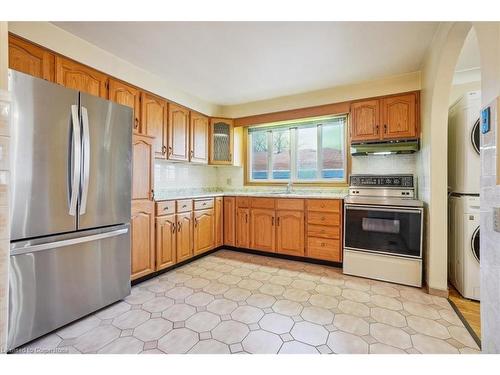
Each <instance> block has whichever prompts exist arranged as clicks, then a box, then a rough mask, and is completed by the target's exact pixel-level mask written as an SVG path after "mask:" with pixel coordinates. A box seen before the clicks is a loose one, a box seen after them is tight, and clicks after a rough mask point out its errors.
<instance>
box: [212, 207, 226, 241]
mask: <svg viewBox="0 0 500 375" xmlns="http://www.w3.org/2000/svg"><path fill="white" fill-rule="evenodd" d="M214 211H215V246H216V247H219V246H222V245H223V244H224V203H223V198H222V197H215V208H214Z"/></svg>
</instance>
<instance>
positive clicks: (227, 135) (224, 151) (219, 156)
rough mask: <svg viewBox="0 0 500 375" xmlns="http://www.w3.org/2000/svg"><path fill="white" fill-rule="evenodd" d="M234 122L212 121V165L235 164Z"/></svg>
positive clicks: (213, 119)
mask: <svg viewBox="0 0 500 375" xmlns="http://www.w3.org/2000/svg"><path fill="white" fill-rule="evenodd" d="M233 126H234V124H233V120H230V119H221V118H211V119H210V159H209V162H210V164H219V165H225V164H226V165H231V164H233V142H234V133H233Z"/></svg>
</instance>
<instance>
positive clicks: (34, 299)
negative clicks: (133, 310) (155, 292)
mask: <svg viewBox="0 0 500 375" xmlns="http://www.w3.org/2000/svg"><path fill="white" fill-rule="evenodd" d="M76 235H78V236H76ZM9 292H10V293H9V333H8V343H7V346H8V350H11V349H14V348H16V347H18V346H20V345H22V344H24V343H26V342H28V341H31V340H33V339H35V338H37V337H39V336H42V335H44V334H46V333H48V332H50V331H53V330H54V329H56V328H59V327H61V326H63V325H65V324H68V323H70V322H72V321H74V320H76V319H79V318H81V317H83V316H85V315H87V314H89V313H91V312H93V311H96V310H98V309H100V308H102V307H104V306H107V305H109V304H111V303H113V302H115V301H118V300H120V299H122V298H124V297H125V296H127V295H128V294H129V293H130V228H129V224H126V225H122V226H114V227H111V228H106V229H105V230H104V229H100V230H92V231H85V232H79V233H73V234H72V235H66V236H57V237H56V236H54V237H51V238H49V239H44V240H43V242H41V240H37V241H31V242H30V241H25V242H24V243H15V244H12V246H11V256H10V273H9Z"/></svg>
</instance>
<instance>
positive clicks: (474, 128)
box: [448, 91, 481, 194]
mask: <svg viewBox="0 0 500 375" xmlns="http://www.w3.org/2000/svg"><path fill="white" fill-rule="evenodd" d="M480 109H481V91H470V92H467V93H466V94H464V95H463V96H461V97H460V98H459V99H458V100H457V101H456V102H455V103H454V104H453V105H452V106H451V107H450V109H449V112H448V184H449V191H451V192H454V193H459V194H479V191H480V188H479V185H480V178H481V172H480V171H481V168H480V166H481V159H480V156H479V151H480V135H481V126H480Z"/></svg>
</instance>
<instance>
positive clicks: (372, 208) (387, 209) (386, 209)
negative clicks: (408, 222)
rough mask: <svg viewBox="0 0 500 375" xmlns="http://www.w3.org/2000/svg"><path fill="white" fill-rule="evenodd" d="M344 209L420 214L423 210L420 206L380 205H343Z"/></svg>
mask: <svg viewBox="0 0 500 375" xmlns="http://www.w3.org/2000/svg"><path fill="white" fill-rule="evenodd" d="M345 210H346V211H347V210H357V211H367V210H370V211H382V212H405V213H416V214H420V213H422V212H423V209H422V208H398V207H385V206H384V207H382V206H364V205H350V204H346V205H345Z"/></svg>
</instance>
